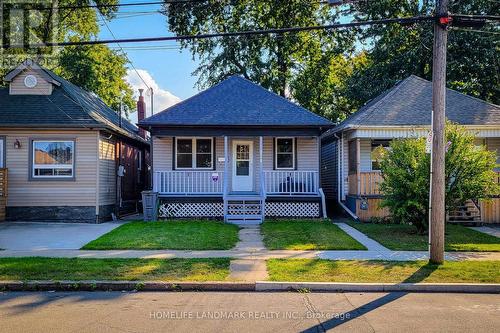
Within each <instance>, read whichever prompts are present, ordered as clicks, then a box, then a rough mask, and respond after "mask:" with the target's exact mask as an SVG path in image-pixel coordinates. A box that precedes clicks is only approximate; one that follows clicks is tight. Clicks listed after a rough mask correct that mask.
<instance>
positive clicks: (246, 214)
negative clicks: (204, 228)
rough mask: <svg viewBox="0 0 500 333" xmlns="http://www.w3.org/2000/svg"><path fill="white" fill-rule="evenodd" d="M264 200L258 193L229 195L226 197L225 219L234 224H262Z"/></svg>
mask: <svg viewBox="0 0 500 333" xmlns="http://www.w3.org/2000/svg"><path fill="white" fill-rule="evenodd" d="M264 202H265V200H264V199H263V198H261V197H260V196H258V195H229V196H227V197H226V198H225V199H224V206H225V212H224V214H225V220H226V222H228V223H234V224H260V223H262V222H263V214H262V213H263V210H264V209H263V208H264V204H265V203H264Z"/></svg>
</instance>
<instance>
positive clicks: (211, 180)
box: [153, 170, 224, 195]
mask: <svg viewBox="0 0 500 333" xmlns="http://www.w3.org/2000/svg"><path fill="white" fill-rule="evenodd" d="M153 183H154V191H155V192H158V193H160V194H178V195H192V194H222V193H223V189H224V172H221V171H213V170H209V171H199V170H196V171H188V170H186V171H184V170H182V171H181V170H175V171H156V172H155V179H154V182H153Z"/></svg>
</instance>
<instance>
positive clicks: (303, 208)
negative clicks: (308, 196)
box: [266, 202, 320, 217]
mask: <svg viewBox="0 0 500 333" xmlns="http://www.w3.org/2000/svg"><path fill="white" fill-rule="evenodd" d="M266 216H267V217H319V216H320V206H319V203H318V202H266Z"/></svg>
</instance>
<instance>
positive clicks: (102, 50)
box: [0, 0, 134, 110]
mask: <svg viewBox="0 0 500 333" xmlns="http://www.w3.org/2000/svg"><path fill="white" fill-rule="evenodd" d="M118 2H119V1H118V0H95V1H88V0H84V1H80V0H60V1H58V2H54V6H57V7H62V6H72V5H88V4H94V3H95V4H98V5H101V4H106V5H115V4H118ZM20 5H22V6H21V7H20V8H35V9H36V7H37V5H42V6H43V7H46V6H47V2H46V1H41V0H34V1H30V3H22V4H20ZM16 8H17V7H16ZM117 9H118V7H101V8H99V9H98V10H96V9H95V8H82V9H78V10H74V9H58V10H57V11H51V10H42V11H39V10H33V11H30V12H29V13H30V15H29V18H28V20H29V22H30V23H33V24H31V25H30V28H29V34H30V37H29V38H28V39H27V38H24V42H25V43H37V44H38V43H50V42H61V41H79V40H91V39H95V38H96V37H97V35H98V33H99V20H100V19H110V18H112V17H113V16H114V13H115V12H116V11H117ZM35 22H39V23H40V24H34V23H35ZM3 24H4V27H3V28H4V31H6V32H7V31H15V30H12V29H10V26H11V24H14V25H16V24H19V25H21V24H22V22H16V21H15V20H14V19H13V18H9V19H5V20H4V21H3ZM17 31H20V32H22V31H23V30H22V29H18V30H17ZM8 36H9V38H8V40H7V42H10V43H12V44H17V43H19V40H20V39H19V38H21V39H23V36H17V35H15V33H14V38H13V39H12V40H10V37H11V36H12V35H11V34H8ZM25 59H34V60H37V61H38V62H40V64H41V65H42V66H45V67H47V68H48V69H51V70H53V71H54V72H55V73H57V74H59V75H61V76H62V77H63V78H65V79H67V80H69V81H71V82H72V83H74V84H76V85H78V86H80V87H83V88H84V89H87V90H89V91H92V92H94V93H96V94H97V95H98V96H99V97H101V98H102V99H103V100H104V102H106V103H107V104H108V105H110V106H111V107H112V108H114V109H115V110H117V109H118V107H119V104H120V98H121V95H122V94H124V103H125V105H127V106H129V107H130V108H132V107H134V101H133V100H132V91H131V88H130V87H129V86H128V84H127V83H126V81H125V79H124V77H125V75H126V58H125V57H124V56H123V55H121V54H119V53H117V52H115V51H112V50H111V49H110V48H108V47H107V46H104V45H99V46H81V47H44V48H23V49H13V48H11V49H5V50H2V52H0V61H1V62H2V63H3V64H4V66H3V67H0V76H2V77H3V76H4V75H5V74H6V73H7V72H8V71H9V70H10V69H9V67H13V66H16V65H18V64H19V63H21V62H22V61H24V60H25ZM6 63H8V64H10V66H5V64H6ZM0 84H1V83H0Z"/></svg>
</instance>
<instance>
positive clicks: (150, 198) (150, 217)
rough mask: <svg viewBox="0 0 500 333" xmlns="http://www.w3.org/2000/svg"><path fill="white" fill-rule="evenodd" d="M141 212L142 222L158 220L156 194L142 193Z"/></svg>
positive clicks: (150, 192)
mask: <svg viewBox="0 0 500 333" xmlns="http://www.w3.org/2000/svg"><path fill="white" fill-rule="evenodd" d="M142 212H143V216H144V217H143V218H144V221H156V220H158V192H154V191H142Z"/></svg>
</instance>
